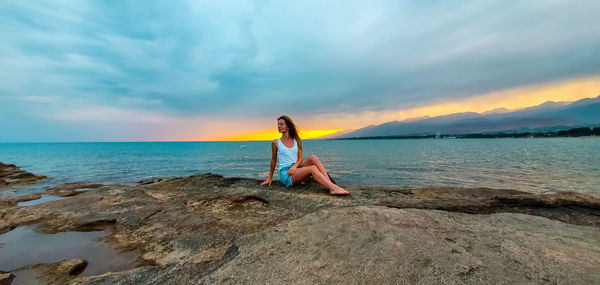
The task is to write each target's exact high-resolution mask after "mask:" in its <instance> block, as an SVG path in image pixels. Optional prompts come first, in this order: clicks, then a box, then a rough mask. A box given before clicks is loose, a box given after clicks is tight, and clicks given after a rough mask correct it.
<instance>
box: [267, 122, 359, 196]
mask: <svg viewBox="0 0 600 285" xmlns="http://www.w3.org/2000/svg"><path fill="white" fill-rule="evenodd" d="M277 130H278V131H279V132H280V133H281V138H279V139H276V140H273V142H272V143H271V150H272V155H271V169H270V172H269V178H267V180H265V181H264V182H263V183H261V185H269V186H270V185H271V182H273V171H274V170H275V164H276V163H277V165H279V179H280V180H281V182H282V183H283V185H285V186H286V187H290V186H292V185H296V184H298V183H300V182H302V181H304V180H305V179H307V178H308V177H309V176H311V175H312V177H313V179H314V180H315V181H317V183H319V184H321V185H323V186H325V188H327V189H329V194H331V195H348V194H350V192H348V191H346V190H344V188H342V187H340V186H338V185H336V184H335V183H334V182H333V181H331V178H330V177H329V175H328V174H327V171H326V170H325V167H323V164H321V162H320V161H319V159H318V158H317V156H316V155H311V156H309V157H308V159H306V161H305V162H304V164H302V162H303V160H304V159H303V158H302V140H301V139H300V136H298V130H297V129H296V125H294V122H292V119H290V118H289V117H288V116H281V117H279V118H277Z"/></svg>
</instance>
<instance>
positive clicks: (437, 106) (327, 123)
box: [209, 75, 600, 141]
mask: <svg viewBox="0 0 600 285" xmlns="http://www.w3.org/2000/svg"><path fill="white" fill-rule="evenodd" d="M598 95H600V75H596V76H589V77H581V78H575V79H570V80H562V81H553V82H546V83H541V84H534V85H527V86H519V87H514V88H509V89H504V90H498V91H494V92H489V93H485V94H478V95H474V96H470V97H467V98H461V99H458V100H441V99H440V100H434V101H428V102H422V103H420V104H419V106H415V107H409V108H405V109H399V110H384V111H364V112H357V113H329V114H322V115H310V116H302V115H300V116H295V117H294V118H293V119H294V121H295V123H296V124H297V125H298V126H299V127H300V128H302V127H304V129H303V130H304V131H303V133H302V134H301V137H302V138H306V139H308V138H318V137H321V136H325V135H328V134H332V133H335V132H338V131H343V130H346V129H358V128H362V127H365V126H368V125H377V124H382V123H385V122H389V121H402V120H406V119H411V118H418V117H423V116H429V117H435V116H442V115H448V114H453V113H461V112H477V113H483V112H487V111H490V110H494V109H498V108H506V109H509V110H517V109H522V108H527V107H532V106H536V105H539V104H542V103H544V102H547V101H555V102H558V101H576V100H580V99H583V98H591V97H596V96H598ZM273 125H275V124H273ZM246 129H254V130H252V131H244V132H235V133H230V134H220V135H214V136H211V137H210V138H209V139H210V140H236V141H239V140H272V139H274V138H278V137H280V134H279V133H278V132H277V130H276V129H275V127H274V128H273V130H272V131H267V130H265V128H264V127H262V128H253V127H252V126H248V127H246Z"/></svg>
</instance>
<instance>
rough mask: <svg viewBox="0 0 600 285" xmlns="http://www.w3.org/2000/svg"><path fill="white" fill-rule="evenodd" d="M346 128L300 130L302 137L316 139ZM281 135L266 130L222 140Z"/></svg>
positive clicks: (270, 138) (253, 139) (259, 139)
mask: <svg viewBox="0 0 600 285" xmlns="http://www.w3.org/2000/svg"><path fill="white" fill-rule="evenodd" d="M343 130H344V129H332V130H300V131H299V132H300V137H301V138H302V139H314V138H319V137H322V136H326V135H329V134H333V133H337V132H340V131H343ZM279 137H281V134H280V133H279V132H278V131H277V130H274V131H264V132H256V133H247V134H242V135H238V136H232V137H223V138H222V139H221V140H230V141H268V140H274V139H277V138H279Z"/></svg>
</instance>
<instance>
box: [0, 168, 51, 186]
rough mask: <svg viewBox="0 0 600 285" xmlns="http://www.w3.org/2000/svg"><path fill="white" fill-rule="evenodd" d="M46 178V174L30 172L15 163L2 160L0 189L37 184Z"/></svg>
mask: <svg viewBox="0 0 600 285" xmlns="http://www.w3.org/2000/svg"><path fill="white" fill-rule="evenodd" d="M44 178H46V176H44V175H35V174H33V173H29V172H27V171H24V170H21V168H19V167H18V166H16V165H14V164H4V163H2V162H0V190H2V189H4V188H8V187H11V186H14V185H28V184H35V183H38V182H40V181H41V180H43V179H44Z"/></svg>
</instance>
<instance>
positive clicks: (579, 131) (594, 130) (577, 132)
mask: <svg viewBox="0 0 600 285" xmlns="http://www.w3.org/2000/svg"><path fill="white" fill-rule="evenodd" d="M588 136H600V127H584V128H572V129H568V130H560V131H548V132H519V133H473V134H461V135H441V134H435V135H409V136H373V137H353V138H337V139H334V140H374V139H448V138H453V139H454V138H464V139H474V138H548V137H551V138H552V137H588Z"/></svg>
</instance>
